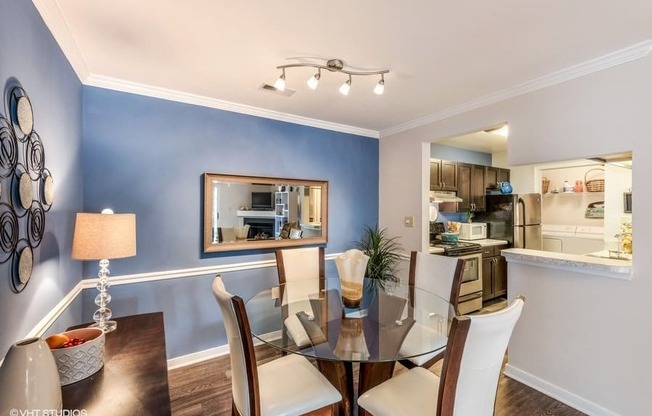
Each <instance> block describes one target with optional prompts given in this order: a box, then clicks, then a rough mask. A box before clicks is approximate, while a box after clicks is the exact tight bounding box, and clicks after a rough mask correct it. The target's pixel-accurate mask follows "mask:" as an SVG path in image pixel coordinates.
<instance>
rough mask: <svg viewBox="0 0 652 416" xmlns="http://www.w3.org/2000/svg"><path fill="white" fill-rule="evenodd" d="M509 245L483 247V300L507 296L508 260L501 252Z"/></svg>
mask: <svg viewBox="0 0 652 416" xmlns="http://www.w3.org/2000/svg"><path fill="white" fill-rule="evenodd" d="M507 247H508V245H507V244H502V245H499V246H485V247H482V300H483V301H487V300H491V299H494V298H497V297H501V296H506V295H507V260H506V259H505V257H504V256H501V255H500V250H503V249H506V248H507Z"/></svg>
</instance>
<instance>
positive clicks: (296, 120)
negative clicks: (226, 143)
mask: <svg viewBox="0 0 652 416" xmlns="http://www.w3.org/2000/svg"><path fill="white" fill-rule="evenodd" d="M83 83H84V85H88V86H92V87H100V88H106V89H110V90H115V91H122V92H127V93H132V94H138V95H145V96H148V97H154V98H160V99H163V100H170V101H176V102H181V103H186V104H194V105H200V106H203V107H209V108H216V109H218V110H224V111H232V112H234V113H240V114H247V115H250V116H256V117H263V118H268V119H272V120H278V121H284V122H287V123H293V124H299V125H302V126H309V127H316V128H319V129H324V130H331V131H338V132H341V133H349V134H355V135H358V136H365V137H372V138H375V139H377V138H378V132H377V131H375V130H369V129H363V128H360V127H355V126H347V125H346V124H339V123H332V122H329V121H323V120H317V119H314V118H308V117H302V116H297V115H294V114H288V113H282V112H280V111H274V110H267V109H264V108H259V107H253V106H250V105H245V104H238V103H233V102H230V101H225V100H219V99H217V98H210V97H205V96H201V95H195V94H189V93H185V92H181V91H175V90H170V89H167V88H160V87H154V86H151V85H145V84H139V83H136V82H131V81H125V80H121V79H117V78H111V77H105V76H101V75H95V74H91V75H90V76H88V77H87V78H86V80H85V81H83Z"/></svg>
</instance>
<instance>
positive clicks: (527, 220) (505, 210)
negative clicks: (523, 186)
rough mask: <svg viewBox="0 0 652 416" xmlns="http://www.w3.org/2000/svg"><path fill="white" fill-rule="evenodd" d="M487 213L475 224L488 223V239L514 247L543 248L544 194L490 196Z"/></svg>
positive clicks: (478, 216)
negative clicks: (542, 202)
mask: <svg viewBox="0 0 652 416" xmlns="http://www.w3.org/2000/svg"><path fill="white" fill-rule="evenodd" d="M486 208H487V209H486V211H485V212H478V213H476V215H475V221H477V222H486V223H487V237H488V238H495V239H497V240H507V241H509V243H510V246H511V247H515V248H528V249H532V250H541V249H542V245H543V243H542V237H541V194H508V195H487V207H486Z"/></svg>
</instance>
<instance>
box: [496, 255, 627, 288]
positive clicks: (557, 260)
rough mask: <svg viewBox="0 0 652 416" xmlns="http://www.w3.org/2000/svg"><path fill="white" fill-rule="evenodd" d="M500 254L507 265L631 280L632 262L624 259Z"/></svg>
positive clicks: (588, 256)
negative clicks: (530, 266)
mask: <svg viewBox="0 0 652 416" xmlns="http://www.w3.org/2000/svg"><path fill="white" fill-rule="evenodd" d="M501 254H502V255H503V256H505V258H506V259H507V262H508V263H510V262H511V263H522V264H528V265H533V266H539V267H543V268H551V269H561V270H568V271H573V272H577V273H582V274H587V275H596V276H604V277H610V278H612V279H620V280H630V279H631V278H632V261H631V260H626V259H612V258H602V257H596V256H590V255H580V254H564V253H555V252H551V251H541V250H528V249H524V248H510V249H506V250H502V251H501Z"/></svg>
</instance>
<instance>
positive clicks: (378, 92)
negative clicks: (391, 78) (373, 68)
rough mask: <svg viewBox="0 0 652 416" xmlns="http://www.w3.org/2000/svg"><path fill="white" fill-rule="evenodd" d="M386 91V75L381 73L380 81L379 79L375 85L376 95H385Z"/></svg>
mask: <svg viewBox="0 0 652 416" xmlns="http://www.w3.org/2000/svg"><path fill="white" fill-rule="evenodd" d="M384 92H385V76H384V75H383V74H380V81H378V84H376V86H375V87H374V94H376V95H383V93H384Z"/></svg>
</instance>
